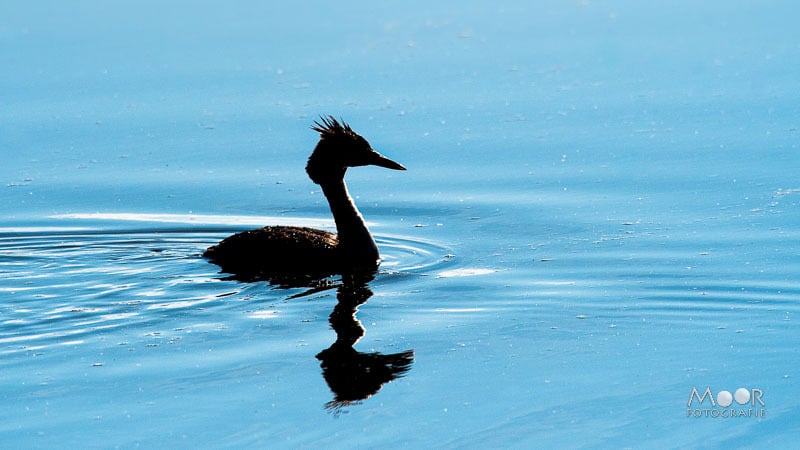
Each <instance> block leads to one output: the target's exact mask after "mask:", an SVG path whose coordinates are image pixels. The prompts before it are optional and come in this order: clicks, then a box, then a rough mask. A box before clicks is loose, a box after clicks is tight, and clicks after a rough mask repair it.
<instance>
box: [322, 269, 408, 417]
mask: <svg viewBox="0 0 800 450" xmlns="http://www.w3.org/2000/svg"><path fill="white" fill-rule="evenodd" d="M373 278H374V272H371V273H360V274H345V275H343V276H342V283H341V285H339V286H338V287H337V289H336V297H337V299H338V303H337V304H336V306H335V307H334V308H333V312H331V315H330V318H329V319H328V320H329V322H330V324H331V328H333V330H334V331H335V332H336V342H334V343H333V345H331V346H330V347H328V348H327V349H325V350H323V351H321V352H319V354H317V359H319V360H320V361H321V363H320V366H321V367H322V376H323V377H324V378H325V381H326V382H327V383H328V386H329V387H330V389H331V391H332V392H333V395H334V397H333V400H331V401H330V402H328V403H326V404H325V408H326V409H327V410H329V411H331V412H334V413H338V412H340V411H341V409H342V408H344V407H346V406H348V405H352V404H358V403H360V402H361V401H363V400H365V399H367V398H369V397H371V396H372V395H374V394H375V393H377V392H378V391H379V390H380V389H381V387H382V386H383V385H384V384H386V383H388V382H390V381H392V380H394V379H396V378H398V377H401V376H403V375H404V374H405V373H406V372H408V370H409V369H411V364H412V363H413V362H414V351H413V350H406V351H404V352H401V353H392V354H383V353H379V352H370V353H362V352H359V351H358V350H356V349H355V348H353V346H354V345H355V344H356V342H358V340H359V339H361V337H363V336H364V333H365V330H364V327H363V326H362V325H361V322H359V320H358V319H357V318H356V312H357V311H358V307H359V305H362V304H364V302H366V301H367V300H369V298H370V297H372V291H371V290H370V289H369V282H370V281H372V279H373Z"/></svg>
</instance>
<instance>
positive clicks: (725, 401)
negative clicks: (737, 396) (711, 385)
mask: <svg viewBox="0 0 800 450" xmlns="http://www.w3.org/2000/svg"><path fill="white" fill-rule="evenodd" d="M731 403H733V396H732V395H731V393H730V392H728V391H719V392H718V393H717V404H718V405H719V406H722V407H723V408H727V407H728V406H731Z"/></svg>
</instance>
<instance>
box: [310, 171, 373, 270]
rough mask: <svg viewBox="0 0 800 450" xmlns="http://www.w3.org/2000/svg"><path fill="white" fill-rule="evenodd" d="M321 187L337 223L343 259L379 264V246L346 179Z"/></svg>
mask: <svg viewBox="0 0 800 450" xmlns="http://www.w3.org/2000/svg"><path fill="white" fill-rule="evenodd" d="M320 186H321V187H322V192H323V193H324V194H325V197H326V198H327V199H328V204H329V205H330V207H331V213H333V219H334V221H336V230H337V231H338V233H339V237H338V238H339V245H338V248H339V251H340V252H341V254H342V257H343V258H345V259H347V260H349V261H350V262H353V263H359V264H367V265H372V264H377V263H378V258H379V255H378V246H377V245H375V241H374V240H373V239H372V235H371V234H370V233H369V230H368V229H367V224H366V223H364V218H363V217H361V213H359V212H358V208H356V204H355V203H353V199H352V198H351V197H350V194H349V193H348V192H347V185H346V184H345V183H344V178H342V179H340V180H337V181H330V182H325V183H322V184H321V185H320Z"/></svg>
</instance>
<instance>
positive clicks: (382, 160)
mask: <svg viewBox="0 0 800 450" xmlns="http://www.w3.org/2000/svg"><path fill="white" fill-rule="evenodd" d="M372 152H373V153H372V155H371V156H370V159H369V162H368V163H367V164H371V165H373V166H380V167H386V168H387V169H394V170H406V168H405V167H403V165H402V164H399V163H396V162H394V161H392V160H391V159H389V158H387V157H385V156H383V155H381V154H380V153H378V152H376V151H375V150H373V151H372Z"/></svg>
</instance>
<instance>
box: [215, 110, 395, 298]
mask: <svg viewBox="0 0 800 450" xmlns="http://www.w3.org/2000/svg"><path fill="white" fill-rule="evenodd" d="M311 129H312V130H314V131H316V132H318V133H319V134H320V140H319V143H317V146H316V147H315V148H314V151H313V152H312V153H311V156H310V157H309V158H308V164H306V173H307V174H308V177H309V178H311V181H313V182H314V183H316V184H318V185H320V187H321V188H322V192H323V194H325V197H326V198H327V199H328V204H329V206H330V208H331V213H333V219H334V221H335V222H336V231H337V233H338V234H333V233H331V232H328V231H324V230H317V229H313V228H305V227H292V226H268V227H264V228H260V229H257V230H251V231H245V232H242V233H238V234H234V235H233V236H230V237H228V238H226V239H224V240H223V241H222V242H220V243H219V244H217V245H214V246H212V247H209V248H208V249H207V250H206V251H205V253H203V256H205V257H207V258H209V259H210V260H211V261H212V262H214V263H215V264H217V265H219V266H220V268H221V269H222V271H223V272H227V273H231V274H234V275H236V277H237V278H239V279H242V280H259V279H270V280H274V279H275V277H276V275H278V274H280V275H288V276H290V278H291V280H292V281H293V282H294V283H292V284H295V283H296V282H297V280H298V278H297V277H301V278H306V279H309V280H311V279H318V278H323V277H326V276H330V275H333V274H341V273H344V272H350V271H354V270H367V271H375V270H376V269H377V267H378V264H379V263H380V255H379V254H378V246H377V245H376V244H375V240H374V239H373V238H372V235H371V234H370V232H369V230H368V229H367V225H366V224H365V223H364V218H363V217H362V216H361V213H359V211H358V209H357V208H356V205H355V203H353V199H352V198H351V197H350V194H348V192H347V185H345V182H344V175H345V172H346V171H347V168H348V167H357V166H366V165H374V166H380V167H385V168H388V169H394V170H406V168H405V167H403V166H402V165H400V164H398V163H396V162H394V161H392V160H390V159H389V158H386V157H385V156H383V155H381V154H380V153H378V152H376V151H375V150H373V149H372V147H371V146H370V145H369V142H367V140H366V139H364V138H363V137H361V136H359V135H358V133H356V132H354V131H353V130H352V129H351V128H350V126H349V125H347V124H346V123H344V121H342V122H341V123H340V122H339V121H337V120H336V119H335V118H334V117H333V116H328V117H320V121H314V126H312V127H311ZM278 281H279V282H280V278H278Z"/></svg>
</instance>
